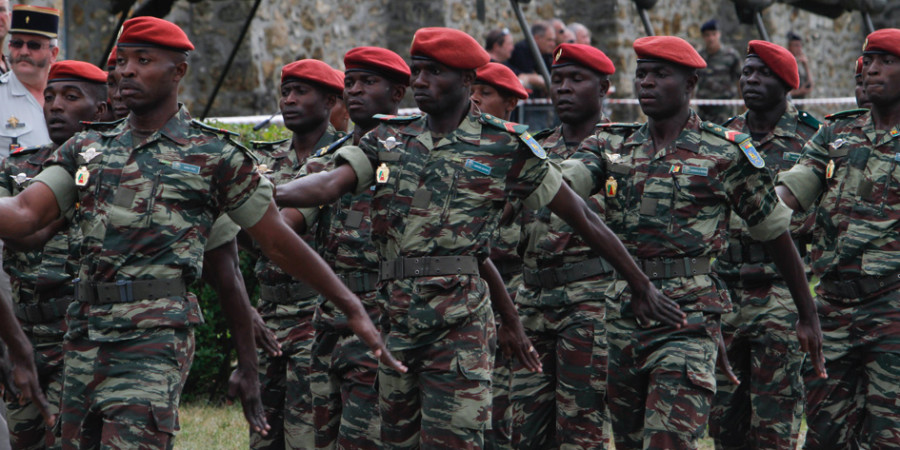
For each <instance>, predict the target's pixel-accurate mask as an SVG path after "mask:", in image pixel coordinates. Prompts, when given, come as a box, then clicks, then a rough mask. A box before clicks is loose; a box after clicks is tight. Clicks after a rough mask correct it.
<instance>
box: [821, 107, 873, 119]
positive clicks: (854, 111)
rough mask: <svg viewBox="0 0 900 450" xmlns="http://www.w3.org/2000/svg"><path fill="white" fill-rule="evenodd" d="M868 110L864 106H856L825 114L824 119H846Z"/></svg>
mask: <svg viewBox="0 0 900 450" xmlns="http://www.w3.org/2000/svg"><path fill="white" fill-rule="evenodd" d="M867 112H869V110H868V109H866V108H856V109H848V110H846V111H840V112H836V113H834V114H829V115H827V116H825V120H838V119H848V118H851V117H858V116H861V115H863V114H865V113H867Z"/></svg>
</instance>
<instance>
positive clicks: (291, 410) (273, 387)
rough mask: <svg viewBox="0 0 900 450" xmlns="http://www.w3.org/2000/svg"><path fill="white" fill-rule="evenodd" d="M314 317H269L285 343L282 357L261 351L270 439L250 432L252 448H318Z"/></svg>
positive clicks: (268, 323)
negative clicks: (312, 378) (312, 385)
mask: <svg viewBox="0 0 900 450" xmlns="http://www.w3.org/2000/svg"><path fill="white" fill-rule="evenodd" d="M312 318H313V314H312V311H310V312H309V314H304V315H294V316H290V317H274V318H266V326H268V327H269V328H270V329H272V330H273V331H274V332H275V336H276V337H277V338H278V342H280V343H281V356H274V357H273V356H270V355H268V354H266V353H265V352H263V351H258V352H257V356H258V357H259V389H260V395H261V396H262V403H263V407H264V408H265V410H266V419H267V420H268V422H269V425H270V426H271V427H272V428H271V429H270V430H269V432H268V434H267V435H266V436H263V435H261V434H259V433H257V432H255V431H252V430H251V431H250V448H252V449H267V450H276V449H285V448H291V449H311V448H313V447H315V432H314V428H313V427H314V426H313V410H312V395H311V394H310V391H309V367H310V355H311V351H312V343H313V336H314V334H315V331H314V329H313V321H312Z"/></svg>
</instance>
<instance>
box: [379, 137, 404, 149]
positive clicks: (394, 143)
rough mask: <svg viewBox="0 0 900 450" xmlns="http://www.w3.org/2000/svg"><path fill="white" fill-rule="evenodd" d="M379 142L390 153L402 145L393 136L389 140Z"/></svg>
mask: <svg viewBox="0 0 900 450" xmlns="http://www.w3.org/2000/svg"><path fill="white" fill-rule="evenodd" d="M379 142H381V145H382V146H384V148H385V149H387V150H388V151H391V150H393V149H394V147H396V146H398V145H400V143H399V142H397V139H396V138H394V137H393V136H389V137H388V138H387V139H383V140H380V141H379Z"/></svg>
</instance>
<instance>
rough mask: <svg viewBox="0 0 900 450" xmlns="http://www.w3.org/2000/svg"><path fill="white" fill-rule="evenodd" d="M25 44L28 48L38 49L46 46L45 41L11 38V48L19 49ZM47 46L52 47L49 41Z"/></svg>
mask: <svg viewBox="0 0 900 450" xmlns="http://www.w3.org/2000/svg"><path fill="white" fill-rule="evenodd" d="M23 46H28V50H32V51H37V50H40V49H42V48H44V43H43V42H38V41H23V40H21V39H10V40H9V48H15V49H19V48H22V47H23ZM47 47H50V44H49V43H47Z"/></svg>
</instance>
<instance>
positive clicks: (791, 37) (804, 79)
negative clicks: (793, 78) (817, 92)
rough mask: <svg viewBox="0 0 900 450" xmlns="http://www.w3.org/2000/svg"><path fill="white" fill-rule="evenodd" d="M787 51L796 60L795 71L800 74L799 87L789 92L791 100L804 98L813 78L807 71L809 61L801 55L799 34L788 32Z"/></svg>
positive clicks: (810, 88) (810, 89)
mask: <svg viewBox="0 0 900 450" xmlns="http://www.w3.org/2000/svg"><path fill="white" fill-rule="evenodd" d="M787 39H788V47H787V48H788V51H790V52H791V54H792V55H794V59H796V60H797V71H798V72H800V87H798V88H797V89H794V90H792V91H791V98H806V97H807V96H808V95H809V94H810V92H812V88H813V76H812V72H811V71H810V70H809V60H808V59H807V58H806V53H803V38H802V37H800V35H799V34H797V33H794V32H793V31H789V32H788V34H787Z"/></svg>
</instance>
